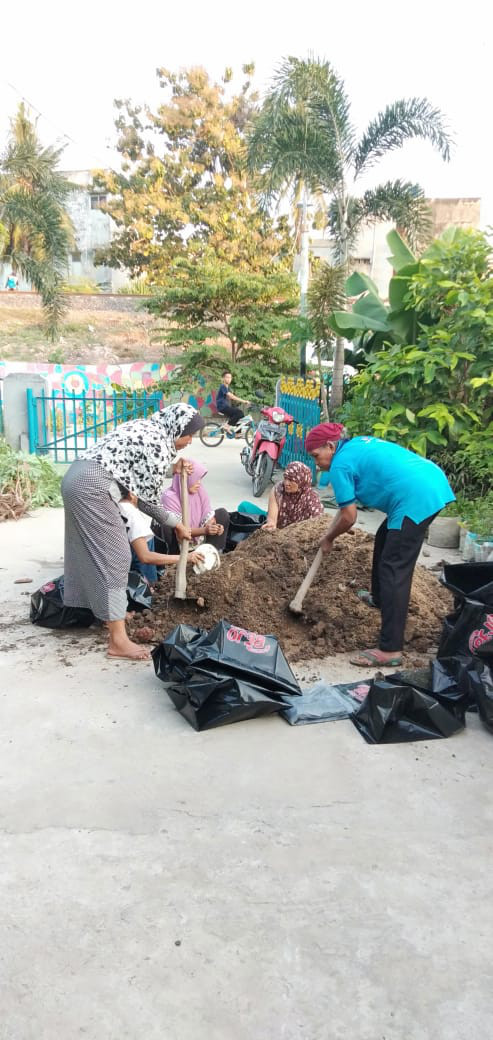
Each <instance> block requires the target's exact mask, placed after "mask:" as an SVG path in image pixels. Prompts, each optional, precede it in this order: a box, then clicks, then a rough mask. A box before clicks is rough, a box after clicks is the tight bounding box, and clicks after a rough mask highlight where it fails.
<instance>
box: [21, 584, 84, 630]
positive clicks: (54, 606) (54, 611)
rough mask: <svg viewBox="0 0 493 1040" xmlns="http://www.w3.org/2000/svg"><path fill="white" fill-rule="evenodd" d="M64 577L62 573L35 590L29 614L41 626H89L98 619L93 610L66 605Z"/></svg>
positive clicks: (33, 621) (34, 622) (34, 623)
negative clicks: (64, 599)
mask: <svg viewBox="0 0 493 1040" xmlns="http://www.w3.org/2000/svg"><path fill="white" fill-rule="evenodd" d="M63 578H64V576H63V574H61V575H60V577H59V578H53V580H52V581H47V582H46V583H45V584H44V585H42V586H41V588H40V589H38V590H37V592H33V594H32V596H31V610H30V614H29V616H30V619H31V621H32V623H33V625H40V626H41V628H89V626H90V625H92V623H93V621H95V620H96V619H95V617H94V614H93V612H92V610H88V609H86V608H85V607H66V606H65V605H64V602H63Z"/></svg>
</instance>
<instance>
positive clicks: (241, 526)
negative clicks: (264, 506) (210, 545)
mask: <svg viewBox="0 0 493 1040" xmlns="http://www.w3.org/2000/svg"><path fill="white" fill-rule="evenodd" d="M266 520H267V517H266V516H260V515H256V514H255V515H251V514H250V513H238V512H237V511H236V512H234V513H230V514H229V529H228V538H227V542H226V548H225V552H232V551H233V549H236V547H237V546H238V545H240V543H241V542H244V541H245V538H249V537H250V535H251V534H254V532H255V531H259V530H260V528H261V527H262V526H263V524H265V521H266Z"/></svg>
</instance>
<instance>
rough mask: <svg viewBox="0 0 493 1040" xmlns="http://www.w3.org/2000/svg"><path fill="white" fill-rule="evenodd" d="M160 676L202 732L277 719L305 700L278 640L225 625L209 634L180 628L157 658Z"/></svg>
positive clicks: (181, 709)
mask: <svg viewBox="0 0 493 1040" xmlns="http://www.w3.org/2000/svg"><path fill="white" fill-rule="evenodd" d="M152 658H153V662H154V669H155V672H156V675H157V676H158V678H159V679H161V680H162V681H163V682H165V683H171V686H170V687H169V688H168V695H169V697H170V698H171V700H172V701H173V703H174V704H175V706H176V707H177V708H178V711H179V712H180V713H181V714H182V715H183V717H184V718H186V719H187V721H188V722H189V723H190V724H191V725H192V726H193V727H194V729H197V730H203V729H212V728H213V727H217V726H224V725H227V724H229V723H232V722H240V721H242V720H244V719H251V718H255V717H257V716H259V715H266V714H272V713H273V712H278V711H280V710H281V709H282V708H283V707H284V701H283V694H285V693H294V694H296V693H297V694H300V693H301V690H300V687H299V685H298V683H297V681H296V679H295V677H294V675H293V673H292V672H291V669H290V667H289V665H288V663H287V661H286V658H285V657H284V654H283V652H282V650H281V648H280V646H279V644H278V641H277V639H276V638H275V636H271V635H268V636H264V635H260V634H258V633H253V632H248V631H246V630H245V629H242V628H239V627H238V626H237V625H231V624H230V623H229V622H228V621H220V622H219V623H218V624H217V625H215V627H214V628H213V629H211V631H210V632H206V631H205V630H203V629H199V628H193V627H191V626H190V625H178V626H177V628H175V629H174V630H173V632H171V633H170V635H169V636H167V638H166V639H165V640H164V641H163V642H162V643H161V644H160V645H159V646H158V647H156V648H155V649H154V650H153V652H152Z"/></svg>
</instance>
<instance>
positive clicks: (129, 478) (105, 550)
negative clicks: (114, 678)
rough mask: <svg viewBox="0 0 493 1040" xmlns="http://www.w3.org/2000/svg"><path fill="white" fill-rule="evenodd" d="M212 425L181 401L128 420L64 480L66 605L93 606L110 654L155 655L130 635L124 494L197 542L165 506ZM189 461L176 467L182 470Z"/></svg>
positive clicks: (133, 657) (90, 450)
mask: <svg viewBox="0 0 493 1040" xmlns="http://www.w3.org/2000/svg"><path fill="white" fill-rule="evenodd" d="M203 425H204V420H203V419H202V417H201V416H200V415H199V413H198V412H197V411H196V410H195V408H192V407H191V405H188V404H174V405H170V407H168V408H164V409H163V411H162V412H155V414H154V415H152V416H151V417H150V418H149V419H134V420H132V421H131V422H126V423H122V424H121V425H120V426H117V428H116V429H115V430H113V431H112V432H111V433H107V434H106V436H105V437H103V438H102V439H101V440H100V441H97V442H96V444H93V445H92V447H91V448H88V449H87V451H85V452H84V455H83V456H82V458H80V459H77V460H76V461H75V462H73V463H72V465H71V466H70V469H69V470H68V471H67V473H66V475H65V477H64V479H63V481H62V495H63V503H64V506H65V589H64V603H65V604H66V605H67V606H70V607H87V608H89V609H90V610H92V612H93V614H94V615H95V616H96V617H97V618H99V619H100V620H101V621H106V622H107V625H108V630H109V645H108V654H109V656H110V657H126V658H130V659H131V660H140V659H143V658H147V657H148V656H149V651H148V650H147V649H146V648H144V647H142V646H138V645H137V644H136V643H132V641H131V640H130V639H129V638H128V635H127V633H126V630H125V614H126V609H127V593H126V588H127V575H128V571H129V568H130V547H129V544H128V539H127V534H126V529H125V524H124V522H123V520H122V516H121V513H120V511H119V509H118V505H117V503H118V502H119V500H120V498H121V497H122V489H124V492H130V493H131V494H133V495H135V496H136V498H137V506H138V508H139V509H140V510H141V511H142V512H143V513H146V514H147V515H148V516H152V518H153V519H154V520H157V522H158V523H159V524H166V525H167V526H168V527H170V526H171V527H173V526H174V527H175V530H176V534H177V536H178V537H179V538H185V537H186V538H188V537H190V532H189V531H188V530H187V529H186V528H185V527H184V525H183V524H180V523H176V521H174V520H173V518H172V517H170V516H169V514H168V513H167V511H166V510H165V509H163V507H162V505H161V504H160V496H161V492H162V490H163V485H164V482H165V480H166V476H167V472H168V470H169V467H170V465H171V463H172V462H173V459H174V458H175V456H176V452H177V450H179V449H180V448H185V447H186V446H187V445H188V444H190V442H191V440H192V436H193V434H194V433H196V431H197V430H200V429H201V427H202V426H203ZM182 465H184V463H183V461H182V460H180V461H179V462H178V463H176V464H175V465H174V467H173V468H174V470H175V472H179V471H180V469H181V467H182Z"/></svg>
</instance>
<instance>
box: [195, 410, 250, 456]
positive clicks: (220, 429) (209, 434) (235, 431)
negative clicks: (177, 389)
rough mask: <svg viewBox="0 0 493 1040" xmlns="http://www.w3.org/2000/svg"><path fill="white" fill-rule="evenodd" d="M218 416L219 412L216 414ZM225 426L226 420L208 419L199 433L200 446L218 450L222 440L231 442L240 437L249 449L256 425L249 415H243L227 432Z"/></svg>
mask: <svg viewBox="0 0 493 1040" xmlns="http://www.w3.org/2000/svg"><path fill="white" fill-rule="evenodd" d="M216 414H217V415H220V414H221V413H220V412H217V413H216ZM226 425H227V423H226V419H223V421H222V422H219V421H218V420H216V419H210V420H208V421H207V422H206V424H205V426H203V427H202V429H201V430H200V431H199V437H200V440H201V441H202V444H205V445H206V447H208V448H218V447H219V445H220V444H222V442H223V440H224V438H225V437H226V438H227V439H228V440H230V441H233V440H237V439H239V438H240V437H244V438H245V440H246V443H247V444H248V446H249V447H251V445H252V444H253V438H254V436H255V430H256V429H257V424H256V422H255V421H254V419H253V416H251V415H245V416H244V418H243V419H240V421H239V422H238V423H236V426H234V427H232V428H231V429H229V430H226V429H225V426H226Z"/></svg>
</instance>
